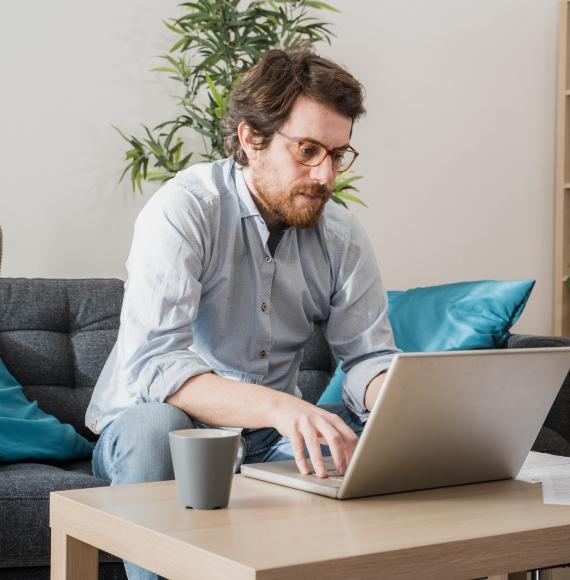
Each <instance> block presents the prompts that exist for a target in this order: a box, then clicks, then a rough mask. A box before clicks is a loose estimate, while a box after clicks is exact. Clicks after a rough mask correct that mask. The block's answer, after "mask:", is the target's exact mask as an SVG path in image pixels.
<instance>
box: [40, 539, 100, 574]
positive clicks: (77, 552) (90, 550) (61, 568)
mask: <svg viewBox="0 0 570 580" xmlns="http://www.w3.org/2000/svg"><path fill="white" fill-rule="evenodd" d="M98 572H99V550H98V549H97V548H95V547H93V546H90V545H89V544H85V543H84V542H80V541H79V540H76V539H75V538H72V537H71V536H68V535H67V534H66V533H65V532H62V531H60V530H57V529H54V528H52V529H51V580H97V578H98V575H99V574H98Z"/></svg>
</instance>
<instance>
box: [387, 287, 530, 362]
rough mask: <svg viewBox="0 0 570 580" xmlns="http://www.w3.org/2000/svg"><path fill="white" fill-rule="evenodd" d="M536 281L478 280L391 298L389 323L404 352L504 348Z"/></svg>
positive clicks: (427, 288) (399, 293)
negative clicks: (510, 330)
mask: <svg viewBox="0 0 570 580" xmlns="http://www.w3.org/2000/svg"><path fill="white" fill-rule="evenodd" d="M534 283H535V281H534V280H476V281H472V282H457V283H453V284H441V285H439V286H426V287H423V288H412V289H410V290H406V291H402V292H399V291H390V292H388V318H389V319H390V322H391V324H392V329H393V331H394V340H395V342H396V346H398V348H400V349H402V350H403V351H404V352H425V351H447V350H470V349H489V348H496V347H501V346H503V344H504V343H505V341H506V340H507V338H508V336H509V329H510V328H511V326H512V325H513V324H514V323H515V322H516V321H517V320H518V319H519V317H520V315H521V313H522V311H523V309H524V307H525V305H526V303H527V300H528V298H529V296H530V293H531V291H532V288H533V287H534Z"/></svg>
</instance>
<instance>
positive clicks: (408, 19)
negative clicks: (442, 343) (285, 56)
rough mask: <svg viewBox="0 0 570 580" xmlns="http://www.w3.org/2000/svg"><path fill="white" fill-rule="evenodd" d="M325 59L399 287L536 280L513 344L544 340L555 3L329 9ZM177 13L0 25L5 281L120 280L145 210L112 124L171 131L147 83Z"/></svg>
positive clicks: (92, 12)
mask: <svg viewBox="0 0 570 580" xmlns="http://www.w3.org/2000/svg"><path fill="white" fill-rule="evenodd" d="M333 4H334V5H335V6H337V7H338V8H340V9H341V10H342V14H340V15H336V14H328V13H326V14H325V15H326V16H327V18H328V19H329V20H331V21H332V22H334V24H335V26H334V31H335V32H336V34H337V36H338V38H337V39H336V40H335V41H334V42H333V46H332V47H331V48H329V47H323V48H322V49H321V52H322V53H323V54H325V55H327V56H330V57H332V58H334V59H335V60H337V61H339V62H341V63H342V64H345V65H346V66H348V67H349V68H350V69H351V71H352V72H353V73H354V74H355V75H356V76H358V77H359V78H360V79H361V80H362V82H363V83H364V85H365V86H366V89H367V107H368V111H369V112H368V115H367V116H366V118H365V119H364V120H363V121H362V122H361V123H360V125H359V126H357V128H356V131H355V135H354V140H353V143H354V145H355V146H356V148H357V149H359V150H360V151H361V156H360V158H359V160H358V165H357V167H356V169H357V170H358V172H359V173H361V174H362V175H364V177H365V179H364V180H363V181H362V182H361V183H362V186H361V191H362V196H363V197H364V199H366V201H367V203H368V205H369V208H368V209H362V210H361V209H360V208H357V207H355V209H354V211H355V212H356V213H357V214H358V216H359V217H360V218H361V220H362V221H363V223H364V224H365V226H366V228H367V230H368V232H369V234H370V237H371V239H372V241H373V244H374V247H375V248H376V251H377V256H378V260H379V263H380V267H381V271H382V273H383V277H384V282H385V285H386V287H387V288H389V289H405V288H410V287H414V286H422V285H431V284H439V283H446V282H453V281H459V280H474V279H482V278H496V279H520V278H535V279H536V280H537V284H536V287H535V289H534V292H533V295H532V296H531V299H530V301H529V303H528V305H527V309H526V311H525V313H524V315H523V317H522V319H521V321H520V322H519V324H518V325H517V326H516V327H515V331H518V332H529V333H544V334H548V333H550V332H551V331H552V256H553V249H552V246H553V197H554V194H553V190H554V124H555V81H556V74H555V72H556V34H557V22H558V0H478V1H477V2H473V1H472V0H430V1H426V0H408V1H407V2H402V1H401V0H359V1H358V2H355V1H354V0H352V1H350V0H333ZM177 14H179V9H178V8H177V2H174V1H172V2H171V1H168V2H161V3H157V2H154V1H152V0H123V1H122V2H112V1H111V0H101V1H99V2H96V3H93V2H91V3H88V2H81V3H79V2H73V1H72V0H54V1H53V2H50V3H44V4H40V3H34V6H33V12H32V16H30V6H29V5H28V4H26V3H18V2H15V1H14V0H12V1H11V2H6V3H5V4H4V6H3V18H2V19H1V20H0V47H1V50H0V70H2V72H3V79H2V90H1V91H0V121H1V125H0V126H1V128H2V129H1V134H2V138H1V139H0V159H2V178H3V184H2V194H1V196H0V223H1V224H2V226H3V228H4V232H5V258H4V265H3V272H2V274H3V275H4V276H26V277H32V276H37V277H108V276H117V277H124V275H125V270H124V262H125V259H126V256H127V253H128V248H129V245H130V239H131V234H132V224H133V221H134V218H135V216H136V214H137V212H138V211H139V209H140V207H142V204H143V203H144V201H145V200H146V199H147V198H148V196H149V195H150V193H151V192H152V190H153V189H154V188H153V187H150V188H147V192H146V195H145V196H140V195H138V194H137V195H135V194H132V193H131V192H130V186H129V184H127V183H123V184H121V185H117V179H118V176H119V175H120V172H121V169H122V167H123V160H122V155H123V152H124V149H125V147H124V145H123V143H122V142H121V141H120V139H119V138H118V137H117V135H116V134H115V132H114V131H113V129H112V128H111V124H115V125H118V126H119V127H121V129H124V130H125V131H127V132H131V133H139V129H138V127H139V125H140V124H141V123H145V124H148V125H153V124H155V123H158V122H160V121H162V120H165V119H167V118H170V117H171V116H172V114H173V112H174V111H175V103H174V100H173V99H172V98H170V97H169V95H170V94H171V93H172V92H173V89H174V87H173V85H172V84H169V82H168V81H167V80H166V79H164V78H162V77H161V75H158V74H156V73H151V72H149V69H151V68H152V67H153V66H159V64H158V63H159V61H158V59H156V58H155V57H156V55H158V54H161V53H164V52H165V50H166V49H167V48H168V47H169V43H170V40H171V35H170V33H169V32H168V31H167V30H166V29H165V28H164V26H163V25H162V24H161V18H168V17H170V16H175V15H177Z"/></svg>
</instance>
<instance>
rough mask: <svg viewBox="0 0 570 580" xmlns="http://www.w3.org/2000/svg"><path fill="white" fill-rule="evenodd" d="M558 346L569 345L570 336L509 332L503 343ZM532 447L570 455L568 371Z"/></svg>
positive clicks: (519, 345)
mask: <svg viewBox="0 0 570 580" xmlns="http://www.w3.org/2000/svg"><path fill="white" fill-rule="evenodd" d="M560 346H570V337H568V336H534V335H528V334H511V335H510V336H509V338H508V340H507V342H506V344H505V345H504V347H505V348H546V347H560ZM532 448H533V450H534V451H542V452H543V453H552V454H554V455H566V456H570V373H569V374H568V375H567V376H566V379H565V381H564V383H563V384H562V387H561V388H560V392H559V393H558V396H557V397H556V400H555V401H554V404H553V405H552V408H551V409H550V412H549V413H548V417H547V418H546V421H545V422H544V426H543V427H542V430H541V431H540V433H539V435H538V438H537V440H536V441H535V443H534V445H533V447H532Z"/></svg>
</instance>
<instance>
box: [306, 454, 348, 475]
mask: <svg viewBox="0 0 570 580" xmlns="http://www.w3.org/2000/svg"><path fill="white" fill-rule="evenodd" d="M323 459H324V462H325V469H326V470H327V471H328V474H329V476H328V479H333V480H335V481H342V480H343V479H344V475H338V474H337V472H336V469H335V465H334V460H333V458H332V457H324V458H323ZM307 477H312V478H315V479H318V480H319V481H322V479H321V478H320V477H319V476H318V475H317V474H316V473H310V474H309V475H308V476H307Z"/></svg>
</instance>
